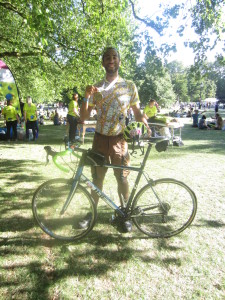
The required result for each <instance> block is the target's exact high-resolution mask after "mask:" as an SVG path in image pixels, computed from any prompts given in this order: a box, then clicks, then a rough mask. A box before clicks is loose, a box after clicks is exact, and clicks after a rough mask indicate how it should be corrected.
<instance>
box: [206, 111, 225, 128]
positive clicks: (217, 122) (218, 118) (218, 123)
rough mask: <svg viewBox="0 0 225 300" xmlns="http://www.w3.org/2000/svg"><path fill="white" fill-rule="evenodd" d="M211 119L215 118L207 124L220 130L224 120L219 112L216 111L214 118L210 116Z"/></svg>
mask: <svg viewBox="0 0 225 300" xmlns="http://www.w3.org/2000/svg"><path fill="white" fill-rule="evenodd" d="M212 119H215V121H213V122H210V124H209V125H208V126H209V127H210V129H215V130H222V129H223V127H224V121H223V119H222V117H221V116H220V114H218V113H216V115H215V118H214V117H212Z"/></svg>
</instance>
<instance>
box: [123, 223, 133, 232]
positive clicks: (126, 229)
mask: <svg viewBox="0 0 225 300" xmlns="http://www.w3.org/2000/svg"><path fill="white" fill-rule="evenodd" d="M122 228H123V231H124V232H131V231H132V223H131V221H125V222H123V223H122Z"/></svg>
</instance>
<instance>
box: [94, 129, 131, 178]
mask: <svg viewBox="0 0 225 300" xmlns="http://www.w3.org/2000/svg"><path fill="white" fill-rule="evenodd" d="M92 149H93V150H94V151H96V152H99V153H101V154H103V155H104V156H105V158H106V160H107V163H111V164H113V165H121V166H129V165H130V155H129V152H128V145H127V142H126V141H125V139H124V138H123V134H120V135H117V136H106V135H102V134H100V133H98V132H95V135H94V141H93V145H92ZM93 169H94V168H93ZM95 169H99V171H100V169H101V171H100V172H101V173H104V175H105V173H106V172H107V168H101V167H97V168H95ZM93 171H94V170H93ZM94 173H95V172H94ZM98 173H99V172H98ZM92 174H93V173H92ZM114 174H115V176H116V177H117V178H119V177H120V178H124V177H127V175H128V174H129V171H128V170H121V169H114ZM93 175H94V174H93ZM95 175H96V174H95ZM104 175H103V176H104Z"/></svg>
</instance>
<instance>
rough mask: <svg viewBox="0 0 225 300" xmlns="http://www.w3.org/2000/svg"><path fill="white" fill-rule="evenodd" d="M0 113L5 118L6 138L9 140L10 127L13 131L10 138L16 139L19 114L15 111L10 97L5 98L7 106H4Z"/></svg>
mask: <svg viewBox="0 0 225 300" xmlns="http://www.w3.org/2000/svg"><path fill="white" fill-rule="evenodd" d="M2 114H3V115H4V117H5V120H6V128H7V132H6V139H7V141H8V142H9V141H10V139H11V138H10V132H11V128H12V131H13V136H12V139H13V140H15V141H17V122H18V123H19V116H18V114H17V112H16V108H15V107H14V106H13V105H12V97H10V98H8V99H7V106H5V107H4V108H3V110H2Z"/></svg>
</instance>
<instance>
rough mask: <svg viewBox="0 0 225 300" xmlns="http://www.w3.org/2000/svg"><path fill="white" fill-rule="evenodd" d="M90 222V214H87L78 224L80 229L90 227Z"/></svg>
mask: <svg viewBox="0 0 225 300" xmlns="http://www.w3.org/2000/svg"><path fill="white" fill-rule="evenodd" d="M91 220H92V213H88V214H87V215H86V216H85V218H84V219H83V220H82V221H80V222H79V223H78V227H79V228H80V229H87V228H88V227H89V226H90V223H91Z"/></svg>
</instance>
